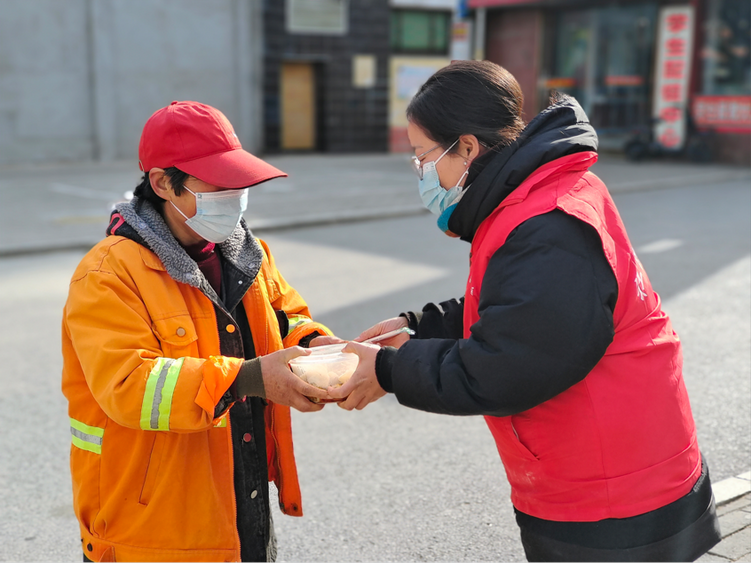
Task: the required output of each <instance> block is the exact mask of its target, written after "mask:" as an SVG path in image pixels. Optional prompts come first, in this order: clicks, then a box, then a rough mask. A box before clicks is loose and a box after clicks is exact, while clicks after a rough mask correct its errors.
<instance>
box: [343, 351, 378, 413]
mask: <svg viewBox="0 0 751 563" xmlns="http://www.w3.org/2000/svg"><path fill="white" fill-rule="evenodd" d="M380 349H381V347H380V346H378V345H376V344H360V343H359V342H350V343H349V344H347V346H345V348H344V350H343V352H352V353H353V354H357V355H358V357H359V358H360V363H359V364H358V365H357V369H356V370H355V373H353V374H352V377H350V378H349V381H347V382H346V383H345V384H344V385H342V386H341V387H329V395H330V396H331V398H332V399H344V401H342V402H340V403H339V406H340V407H341V408H343V409H345V410H348V411H351V410H352V409H357V410H362V409H364V408H365V407H366V406H367V405H368V404H370V403H372V402H373V401H377V400H378V399H380V398H381V397H383V396H384V395H385V394H386V391H384V390H383V389H382V388H381V386H380V385H379V384H378V379H377V378H376V373H375V360H376V354H378V350H380Z"/></svg>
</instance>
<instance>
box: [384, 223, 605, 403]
mask: <svg viewBox="0 0 751 563" xmlns="http://www.w3.org/2000/svg"><path fill="white" fill-rule="evenodd" d="M617 292H618V286H617V283H616V280H615V275H614V274H613V271H612V269H611V268H610V265H609V264H608V262H607V260H606V259H605V255H604V253H603V250H602V243H601V241H600V238H599V235H598V234H597V232H596V231H595V230H594V229H593V228H592V227H590V226H589V225H587V224H586V223H584V222H582V221H580V220H579V219H576V218H574V217H571V216H569V215H566V214H565V213H563V212H561V211H557V210H556V211H552V212H550V213H547V214H544V215H540V216H538V217H534V218H532V219H529V220H528V221H525V222H524V223H523V224H522V225H520V226H519V227H517V228H516V229H515V230H514V231H513V232H512V233H511V234H510V235H509V237H508V239H507V240H506V243H505V244H504V245H503V246H502V247H501V248H500V249H499V250H498V251H497V252H496V253H495V255H493V257H492V258H491V260H490V262H489V264H488V268H487V270H486V273H485V277H484V279H483V282H482V287H481V290H480V306H479V311H480V319H479V321H478V322H477V323H475V324H474V325H473V326H472V327H471V336H470V338H468V339H455V338H454V339H451V338H430V339H413V340H410V341H409V342H407V343H405V344H404V345H403V346H402V347H401V348H400V349H399V350H398V351H393V352H392V351H389V353H386V354H384V356H386V357H384V358H382V360H384V361H382V362H379V364H380V365H379V366H378V368H379V371H380V372H382V373H379V374H378V377H379V380H381V379H382V380H383V381H384V382H387V384H390V385H389V386H391V387H392V388H393V392H394V393H395V394H396V397H397V399H398V400H399V402H400V403H402V404H404V405H406V406H409V407H413V408H416V409H420V410H424V411H429V412H436V413H444V414H456V415H477V414H488V415H496V416H506V415H510V414H515V413H518V412H521V411H524V410H527V409H530V408H532V407H534V406H536V405H539V404H540V403H542V402H544V401H546V400H548V399H550V398H552V397H554V396H556V395H557V394H559V393H561V392H562V391H565V390H566V389H568V388H569V387H570V386H572V385H574V384H575V383H577V382H579V381H581V380H582V379H584V377H585V376H586V375H587V374H588V373H589V372H590V371H591V369H592V368H593V367H594V366H595V364H596V363H597V362H598V361H599V360H600V359H601V358H602V356H603V355H604V353H605V350H606V349H607V347H608V346H609V345H610V343H611V342H612V339H613V334H614V332H613V309H614V307H615V301H616V299H617Z"/></svg>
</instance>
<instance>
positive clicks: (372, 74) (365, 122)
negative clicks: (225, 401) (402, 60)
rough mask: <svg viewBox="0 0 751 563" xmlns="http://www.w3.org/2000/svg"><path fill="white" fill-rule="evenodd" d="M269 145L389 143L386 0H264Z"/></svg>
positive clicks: (351, 148)
mask: <svg viewBox="0 0 751 563" xmlns="http://www.w3.org/2000/svg"><path fill="white" fill-rule="evenodd" d="M263 22H264V37H265V42H264V55H263V68H264V72H263V88H264V91H263V116H264V126H263V132H264V149H265V151H267V152H280V151H285V152H288V151H316V152H338V153H342V152H384V151H386V150H387V148H388V55H389V8H388V4H387V3H386V1H385V0H265V1H264V2H263Z"/></svg>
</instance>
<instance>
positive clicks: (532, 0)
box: [467, 0, 540, 8]
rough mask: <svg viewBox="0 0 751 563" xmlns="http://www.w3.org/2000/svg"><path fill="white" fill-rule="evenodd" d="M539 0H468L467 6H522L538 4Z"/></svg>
mask: <svg viewBox="0 0 751 563" xmlns="http://www.w3.org/2000/svg"><path fill="white" fill-rule="evenodd" d="M539 3H540V0H469V2H468V4H467V6H468V7H469V8H489V7H491V6H522V5H524V4H539Z"/></svg>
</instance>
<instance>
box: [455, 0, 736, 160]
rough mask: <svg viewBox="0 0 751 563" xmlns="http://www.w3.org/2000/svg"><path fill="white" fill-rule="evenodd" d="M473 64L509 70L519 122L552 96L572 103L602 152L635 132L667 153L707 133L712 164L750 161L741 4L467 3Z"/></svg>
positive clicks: (719, 0)
mask: <svg viewBox="0 0 751 563" xmlns="http://www.w3.org/2000/svg"><path fill="white" fill-rule="evenodd" d="M469 7H470V8H472V10H473V13H472V15H473V17H474V18H475V21H476V25H477V26H482V28H483V35H484V37H483V41H482V48H483V51H484V52H482V53H480V56H482V57H484V58H487V59H489V60H492V61H494V62H497V63H498V64H500V65H502V66H504V67H506V68H507V69H508V70H509V71H511V72H512V73H513V74H514V75H515V76H516V77H517V79H518V80H519V82H520V84H521V86H522V89H523V91H524V93H525V98H526V99H525V105H524V111H525V118H526V119H530V118H531V117H534V115H536V114H537V113H538V112H539V111H540V110H541V109H542V108H544V107H545V105H546V104H547V99H548V97H549V93H550V91H551V90H558V91H561V92H564V93H568V94H571V95H573V96H574V97H576V98H577V100H579V102H580V103H581V104H582V106H583V107H584V109H585V110H586V111H587V114H588V115H589V117H590V120H591V121H592V123H593V125H594V126H595V128H596V129H597V131H598V134H599V135H600V139H601V146H602V148H603V149H605V150H608V149H610V150H619V149H621V148H622V147H623V145H624V143H625V142H626V140H627V139H628V138H629V136H630V135H632V134H633V130H634V128H635V127H636V126H644V127H652V128H653V130H654V134H655V138H656V139H657V140H658V141H659V142H660V143H661V144H662V145H663V146H664V147H665V148H666V149H668V150H676V151H678V150H680V149H681V148H682V147H683V146H685V144H686V143H687V142H688V141H689V139H690V138H691V136H692V135H711V143H710V144H711V146H712V147H713V151H714V154H713V157H714V158H715V159H716V160H719V161H725V162H737V163H743V164H749V163H751V57H750V55H749V47H750V46H751V41H750V39H751V35H750V33H751V28H750V23H751V13H749V12H750V11H751V3H749V2H748V1H747V0H682V1H681V0H678V1H676V0H649V1H642V0H636V1H634V0H614V1H610V2H606V3H605V2H596V1H591V0H469Z"/></svg>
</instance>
